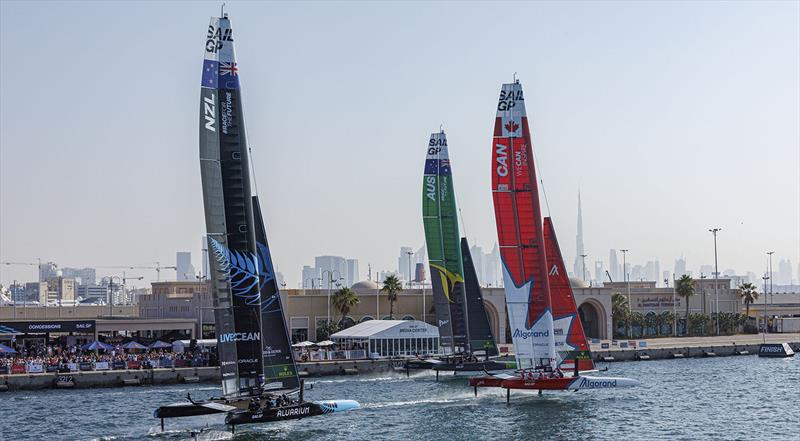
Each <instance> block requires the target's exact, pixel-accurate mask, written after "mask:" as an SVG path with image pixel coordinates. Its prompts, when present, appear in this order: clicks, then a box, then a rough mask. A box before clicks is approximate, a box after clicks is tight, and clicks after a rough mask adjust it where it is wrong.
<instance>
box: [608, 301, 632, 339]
mask: <svg viewBox="0 0 800 441" xmlns="http://www.w3.org/2000/svg"><path fill="white" fill-rule="evenodd" d="M630 311H631V310H630V308H629V307H628V299H626V298H625V296H624V295H622V294H620V293H614V294H613V295H612V296H611V321H612V323H613V324H612V326H613V328H614V332H615V333H617V334H619V333H618V331H617V329H618V328H619V327H620V326H625V330H626V334H627V330H628V326H629V323H628V322H629V320H628V319H629V314H630Z"/></svg>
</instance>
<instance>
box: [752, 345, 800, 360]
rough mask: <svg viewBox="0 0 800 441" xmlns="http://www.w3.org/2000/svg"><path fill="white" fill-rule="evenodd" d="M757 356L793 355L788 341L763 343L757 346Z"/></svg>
mask: <svg viewBox="0 0 800 441" xmlns="http://www.w3.org/2000/svg"><path fill="white" fill-rule="evenodd" d="M758 356H759V357H777V358H785V357H794V351H793V350H792V347H791V346H789V343H763V344H761V346H760V347H759V348H758Z"/></svg>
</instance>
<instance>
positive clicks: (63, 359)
mask: <svg viewBox="0 0 800 441" xmlns="http://www.w3.org/2000/svg"><path fill="white" fill-rule="evenodd" d="M13 349H14V350H16V351H17V353H16V354H13V353H12V354H0V371H3V370H5V368H6V367H10V366H12V365H22V364H24V365H30V364H40V365H43V366H56V365H57V366H59V370H62V371H63V370H65V369H66V368H67V367H68V366H69V365H77V364H81V363H84V364H85V363H92V364H95V363H103V362H107V363H109V364H112V363H114V362H125V363H127V362H138V364H139V365H140V366H141V367H142V368H145V369H147V368H152V367H166V366H179V365H186V366H213V365H215V364H216V356H215V354H213V353H212V351H209V350H208V348H201V347H195V348H193V349H190V348H185V350H184V352H181V353H177V352H173V351H171V350H169V349H141V350H136V349H134V350H126V349H124V348H123V347H122V345H121V344H116V345H113V348H112V349H108V350H97V351H95V350H85V349H82V348H81V347H80V346H62V345H58V344H53V345H41V344H38V345H28V346H22V345H20V346H19V347H17V346H14V347H13ZM117 365H119V363H117Z"/></svg>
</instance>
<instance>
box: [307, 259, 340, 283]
mask: <svg viewBox="0 0 800 441" xmlns="http://www.w3.org/2000/svg"><path fill="white" fill-rule="evenodd" d="M314 266H315V267H316V269H317V272H318V274H319V277H320V278H321V279H322V280H321V283H320V286H321V287H322V288H328V285H330V286H331V288H336V286H337V284H338V285H342V284H343V283H345V281H346V280H347V260H346V259H345V258H344V257H341V256H316V257H314Z"/></svg>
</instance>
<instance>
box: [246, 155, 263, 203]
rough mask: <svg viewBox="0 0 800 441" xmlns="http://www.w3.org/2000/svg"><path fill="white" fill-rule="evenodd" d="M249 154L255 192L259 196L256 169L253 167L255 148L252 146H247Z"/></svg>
mask: <svg viewBox="0 0 800 441" xmlns="http://www.w3.org/2000/svg"><path fill="white" fill-rule="evenodd" d="M247 152H248V153H250V174H251V175H252V176H253V190H255V194H256V196H258V179H256V168H255V166H253V162H255V161H254V160H253V148H252V147H250V145H249V144H248V145H247ZM259 199H260V198H259Z"/></svg>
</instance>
